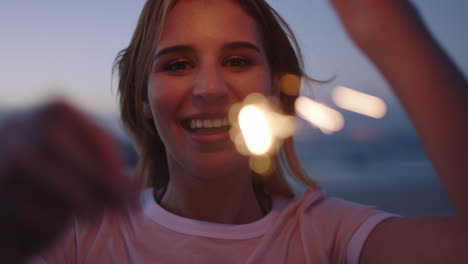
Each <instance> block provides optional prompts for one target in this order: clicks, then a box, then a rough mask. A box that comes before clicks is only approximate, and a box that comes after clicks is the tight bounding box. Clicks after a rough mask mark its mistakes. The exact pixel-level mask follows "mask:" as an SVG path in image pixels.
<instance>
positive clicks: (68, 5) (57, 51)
mask: <svg viewBox="0 0 468 264" xmlns="http://www.w3.org/2000/svg"><path fill="white" fill-rule="evenodd" d="M269 3H271V5H272V6H273V7H275V8H276V9H277V10H278V11H279V13H280V14H282V15H283V16H284V17H285V19H286V21H288V22H289V23H290V25H291V26H292V28H293V30H294V31H295V32H296V33H297V36H298V39H299V42H300V44H301V47H302V49H303V52H304V54H305V58H306V65H307V70H308V72H309V74H310V75H311V76H313V77H315V78H318V79H327V78H329V77H331V76H333V75H335V74H336V75H337V77H338V78H337V79H336V80H335V81H334V82H332V83H329V84H327V85H325V86H324V87H321V88H319V87H317V88H316V89H315V90H316V91H320V92H319V93H318V95H319V99H323V100H325V101H327V100H328V99H327V98H329V94H330V91H331V88H333V87H335V86H337V85H345V86H348V87H351V88H354V89H356V90H360V91H364V92H367V93H371V94H374V95H377V96H379V97H382V98H384V99H385V100H386V101H387V102H388V103H389V105H390V111H397V112H398V111H401V110H400V109H399V106H398V105H397V104H395V98H394V97H393V95H392V93H391V91H390V89H389V88H388V86H387V85H386V84H385V83H384V82H383V80H382V79H381V77H380V76H379V74H378V73H377V72H376V70H375V69H374V68H373V67H372V66H371V65H370V64H369V62H368V61H367V59H365V58H364V57H363V56H362V55H361V54H360V53H359V51H358V50H357V49H356V48H355V47H354V46H353V44H352V43H351V42H350V41H349V39H348V38H347V36H346V35H345V33H344V31H343V30H342V28H341V26H340V24H339V22H338V20H337V18H336V17H335V15H334V13H333V10H332V9H331V7H330V6H329V4H328V2H327V1H325V0H270V1H269ZM414 3H415V4H416V5H417V7H418V8H419V9H420V11H421V13H422V15H423V17H424V19H425V21H426V22H427V24H428V25H429V27H430V29H431V31H432V32H433V33H434V35H435V36H436V38H437V39H438V40H439V41H440V43H441V44H442V46H443V47H444V48H445V49H446V50H447V51H448V53H449V55H450V56H451V57H452V58H453V59H454V60H455V62H456V63H457V64H458V66H459V67H460V68H461V70H462V71H463V72H464V73H465V75H467V74H468V48H467V47H468V33H467V29H466V28H467V26H468V19H467V18H466V12H467V11H468V1H465V0H448V1H441V0H418V1H414ZM143 4H144V1H142V0H134V1H128V0H112V1H111V0H103V1H91V0H81V1H64V0H42V1H32V0H14V1H13V0H10V1H1V2H0V38H1V44H0V47H1V48H0V72H1V78H0V87H1V96H0V108H10V107H15V108H16V107H23V106H27V105H30V104H34V103H36V102H40V101H41V100H44V99H45V98H48V97H49V96H51V95H54V94H60V95H63V96H66V97H67V98H69V100H72V101H73V102H74V103H75V104H77V105H79V106H80V107H81V108H83V109H86V110H87V111H89V112H93V113H97V114H112V113H115V112H116V109H117V107H116V96H115V92H112V89H111V80H112V76H111V66H112V62H113V59H114V58H115V55H116V54H117V52H118V51H119V50H121V49H123V48H124V47H125V46H126V45H127V44H128V42H129V40H130V37H131V35H132V32H133V30H134V27H135V25H136V22H137V19H138V15H139V12H140V10H141V8H142V6H143ZM115 89H116V87H115V85H114V91H115Z"/></svg>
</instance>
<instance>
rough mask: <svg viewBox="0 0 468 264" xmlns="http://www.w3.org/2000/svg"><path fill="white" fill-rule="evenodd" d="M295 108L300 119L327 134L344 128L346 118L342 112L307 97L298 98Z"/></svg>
mask: <svg viewBox="0 0 468 264" xmlns="http://www.w3.org/2000/svg"><path fill="white" fill-rule="evenodd" d="M295 108H296V112H297V113H298V115H299V116H300V117H302V118H303V119H304V120H307V121H309V122H310V123H312V124H313V125H315V126H317V127H318V128H319V129H320V130H322V132H323V133H325V134H331V133H333V132H337V131H339V130H341V129H342V128H343V126H344V118H343V115H341V113H340V112H338V111H336V110H334V109H332V108H330V107H328V106H326V105H324V104H321V103H319V102H316V101H314V100H312V99H309V98H307V97H304V96H300V97H299V98H297V99H296V102H295Z"/></svg>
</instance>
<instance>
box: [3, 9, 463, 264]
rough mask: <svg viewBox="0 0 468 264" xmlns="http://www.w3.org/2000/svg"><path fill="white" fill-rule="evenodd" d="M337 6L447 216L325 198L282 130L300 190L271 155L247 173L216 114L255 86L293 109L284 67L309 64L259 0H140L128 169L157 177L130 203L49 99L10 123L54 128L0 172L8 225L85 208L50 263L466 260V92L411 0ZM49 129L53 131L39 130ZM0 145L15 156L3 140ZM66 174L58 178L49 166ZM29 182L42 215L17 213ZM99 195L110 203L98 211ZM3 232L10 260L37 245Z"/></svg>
mask: <svg viewBox="0 0 468 264" xmlns="http://www.w3.org/2000/svg"><path fill="white" fill-rule="evenodd" d="M332 4H333V5H334V6H335V8H336V10H337V12H338V14H339V16H340V17H341V19H342V21H343V24H344V26H345V28H346V29H347V30H348V33H349V34H350V36H351V37H352V38H353V39H354V40H355V42H356V43H357V45H358V46H359V47H360V48H361V49H362V50H363V51H364V52H365V53H366V54H367V55H368V56H369V58H370V59H371V60H372V61H373V62H374V63H375V64H376V66H377V67H378V68H379V69H380V70H381V72H382V73H383V74H384V76H385V77H386V78H387V80H388V81H389V83H390V84H391V85H392V87H393V89H394V91H395V93H396V94H397V95H398V96H399V98H400V99H401V101H402V103H403V105H404V106H405V108H406V110H407V111H408V114H409V116H410V117H411V119H412V120H413V122H414V124H415V126H416V128H417V129H418V131H419V133H420V135H421V138H422V140H423V141H424V143H425V146H426V148H427V150H428V152H429V153H430V155H431V157H432V159H433V161H434V165H435V167H436V169H437V170H438V172H439V175H440V177H441V180H442V183H443V184H444V186H445V188H446V190H447V192H448V195H449V198H450V199H451V201H452V204H453V206H454V208H455V212H456V214H455V216H454V217H445V218H442V217H430V218H402V217H395V216H393V215H390V214H387V213H383V212H380V211H378V210H375V209H374V208H371V207H366V206H362V205H357V204H353V203H348V202H345V201H341V200H338V199H330V198H326V197H324V196H323V194H322V193H321V192H320V190H318V188H317V187H316V186H315V184H314V183H313V182H312V181H310V180H307V178H306V177H305V176H304V174H303V173H302V171H301V169H300V166H299V164H298V163H297V161H296V160H295V156H294V149H293V148H292V139H288V140H286V142H285V144H284V145H283V147H282V151H281V153H280V154H278V157H277V159H278V160H279V164H282V167H283V168H287V169H290V170H291V171H292V176H295V177H297V178H298V179H299V180H301V181H302V182H303V183H304V184H307V185H309V186H310V189H309V190H308V191H307V192H306V193H305V194H304V196H303V197H300V198H297V199H294V198H293V197H292V196H293V193H292V191H291V190H290V188H289V187H288V185H287V184H286V181H285V180H284V175H283V174H284V173H283V172H282V170H281V169H280V167H281V166H278V167H277V168H278V169H277V170H276V171H274V172H273V173H272V175H271V176H270V177H267V178H261V177H258V176H257V175H255V174H254V173H253V172H251V171H250V169H249V166H248V161H247V159H246V158H245V157H243V156H242V155H240V154H238V152H237V151H236V150H235V148H234V146H233V144H232V143H231V141H230V140H229V136H228V133H227V130H228V129H229V125H226V124H225V121H224V120H225V119H226V117H227V111H228V110H229V107H230V106H231V105H233V104H234V103H236V102H239V101H241V100H243V99H244V98H245V97H246V96H247V95H249V94H251V93H253V92H259V93H262V94H264V95H268V96H278V97H279V99H280V100H279V101H280V105H281V106H282V108H283V110H284V111H285V112H286V113H289V114H292V113H293V110H292V107H291V106H292V104H293V102H294V98H295V94H291V93H288V94H285V93H283V91H282V89H281V85H280V79H281V77H282V76H283V75H284V74H287V73H289V74H296V75H304V74H303V72H302V68H301V63H300V53H296V52H297V51H295V49H294V45H291V44H290V42H289V40H288V38H287V32H288V31H287V28H286V32H285V31H283V30H282V29H281V25H282V23H279V22H278V21H280V22H281V19H280V18H279V17H278V16H277V15H276V14H275V13H274V11H272V10H271V9H270V8H269V7H268V5H267V4H266V3H265V2H263V1H248V0H239V1H228V0H226V1H219V0H198V1H169V0H168V1H148V2H147V3H146V5H145V7H144V9H143V12H142V14H141V17H140V20H139V23H138V26H137V29H136V31H135V34H134V36H133V39H132V41H131V43H130V45H129V47H128V48H127V49H125V50H124V51H123V52H122V53H121V54H120V55H119V57H118V60H117V67H118V70H119V74H120V83H119V93H120V103H121V114H122V120H123V122H124V125H125V127H126V129H127V130H128V132H129V133H130V135H131V136H132V137H133V139H134V140H135V142H136V145H137V147H138V149H139V151H140V154H141V160H140V162H139V165H138V170H137V176H138V177H139V179H140V180H141V182H142V183H143V184H146V185H149V186H152V187H153V189H147V190H146V191H145V192H143V194H142V195H141V199H140V200H141V203H140V204H139V206H135V205H134V204H133V205H128V204H126V203H125V201H131V200H132V198H131V197H132V191H131V188H129V187H128V185H129V184H128V181H127V180H126V178H125V176H123V175H121V174H122V172H121V171H120V170H119V164H120V162H119V158H118V157H116V156H115V155H113V151H114V149H113V147H112V146H111V144H110V143H109V142H108V140H107V139H106V138H105V135H103V134H102V132H101V131H100V130H99V129H97V128H96V127H95V126H94V125H93V124H91V123H89V121H87V120H86V119H84V118H82V117H81V115H79V114H78V113H76V112H75V111H74V110H73V109H70V108H69V107H68V106H66V105H63V104H56V105H53V106H52V107H48V108H46V109H45V110H42V111H38V112H37V113H36V115H37V116H32V117H30V120H29V122H23V124H17V125H16V128H15V127H14V128H10V129H16V130H14V131H23V133H26V134H27V133H28V129H27V128H30V127H31V126H32V127H35V128H36V127H39V125H43V124H45V125H46V127H47V128H48V129H49V130H47V129H42V130H39V131H44V132H46V133H45V135H39V136H37V138H36V139H31V140H32V141H31V142H26V143H28V144H26V146H25V149H26V150H27V151H25V153H26V154H21V155H18V157H19V158H18V159H17V160H14V159H13V161H7V162H4V163H5V165H6V166H3V167H5V168H7V169H8V168H9V170H10V171H9V173H5V171H6V172H8V171H7V170H4V171H2V175H7V176H5V179H6V180H5V181H4V184H3V185H2V192H0V193H1V194H2V195H5V196H6V195H9V196H6V197H15V199H16V200H14V201H18V202H17V206H16V207H15V206H13V208H7V209H9V210H10V211H7V212H12V213H13V214H12V215H14V216H15V217H16V219H20V220H21V222H20V223H21V224H16V225H15V224H14V223H10V227H11V226H13V227H14V228H12V229H10V230H14V231H17V230H19V231H18V232H21V234H24V235H25V236H27V235H29V236H33V238H34V239H35V240H29V241H35V242H36V243H37V245H39V246H42V247H43V246H45V245H47V244H48V242H49V241H50V240H51V239H52V238H53V237H55V236H56V234H57V233H58V231H59V230H60V229H61V228H60V227H61V226H62V225H65V223H67V222H66V220H67V217H68V216H69V215H70V213H71V212H75V213H76V214H77V215H83V216H84V217H76V218H74V219H73V220H72V221H71V222H69V223H67V224H68V225H69V226H68V227H67V229H66V230H67V231H66V232H65V233H64V235H62V237H60V238H58V240H57V241H58V242H56V243H54V245H53V246H52V247H51V248H50V249H47V250H45V251H43V253H42V254H41V255H42V256H43V257H42V258H39V259H36V261H43V262H45V263H66V262H72V261H74V262H77V263H153V262H156V263H186V262H196V263H207V262H208V263H210V262H231V263H238V262H241V263H243V262H247V263H358V262H359V263H462V262H464V261H467V260H468V257H467V253H466V248H467V246H468V243H467V235H468V226H467V224H466V223H468V204H467V203H466V195H465V194H464V189H465V188H464V187H467V181H468V180H467V179H466V178H465V177H464V176H465V175H467V173H468V167H467V165H466V163H465V162H463V159H464V158H463V157H466V156H467V154H468V153H467V150H466V146H468V142H467V139H466V138H465V137H464V135H466V134H467V132H468V118H467V116H466V113H468V109H467V108H468V106H467V102H468V98H467V97H468V95H467V89H466V88H467V85H466V82H465V80H464V78H463V76H462V75H461V74H460V73H459V72H458V71H457V70H456V68H455V67H454V66H453V64H452V63H451V62H450V61H449V60H448V59H447V58H446V56H445V55H444V53H443V52H442V51H441V50H440V49H439V48H438V47H437V45H436V44H435V43H434V42H433V40H432V39H431V38H430V36H429V34H428V33H427V32H426V30H425V28H424V26H423V25H422V23H421V22H420V20H419V18H418V16H417V13H416V12H415V10H414V9H413V8H412V6H411V5H410V4H409V3H408V2H407V1H403V0H398V1H375V0H354V1H339V0H335V1H332ZM283 26H284V24H283ZM382 29H385V30H382ZM293 43H294V41H293ZM296 54H299V55H296ZM296 95H297V94H296ZM433 105H440V106H441V107H439V108H434V107H432V106H433ZM428 106H431V107H428ZM447 117H451V118H450V119H449V118H447ZM70 119H73V120H76V122H74V126H75V127H73V131H71V129H70V128H68V127H66V126H63V124H68V122H70V121H69V120H70ZM44 120H45V121H44ZM34 122H37V123H38V124H39V125H38V124H37V123H36V124H34ZM199 123H200V124H201V125H194V124H199ZM215 123H217V124H218V125H216V126H214V125H213V124H215ZM223 123H224V125H223ZM48 124H51V125H48ZM21 126H23V127H22V129H20V128H18V127H21ZM441 128H444V129H441ZM60 129H62V130H64V131H60ZM67 132H69V133H70V134H67ZM51 134H53V135H55V136H56V137H57V140H60V142H61V144H56V143H55V142H50V140H49V141H47V139H48V137H49V136H50V135H51ZM20 136H21V135H18V136H17V138H20ZM21 138H23V139H24V138H27V137H26V136H23V137H21ZM34 140H35V141H34ZM78 140H79V141H78ZM38 142H39V143H38ZM44 142H46V143H47V144H44ZM77 142H79V143H81V144H77ZM11 144H12V146H15V145H14V144H13V143H11ZM23 144H24V143H23ZM30 145H34V146H36V148H35V149H34V151H36V152H35V153H34V151H33V150H31V149H30V147H29V146H30ZM39 147H42V149H40V148H39ZM10 149H11V148H10ZM38 149H39V150H41V153H49V154H50V157H53V158H55V159H58V161H60V162H58V163H54V166H55V167H56V168H52V167H54V166H46V164H45V165H44V164H43V163H42V162H38V161H37V160H38V157H37V155H35V156H34V154H37V152H38ZM47 151H48V152H47ZM5 153H7V154H9V155H10V156H11V157H15V156H14V155H12V154H11V153H14V151H13V150H10V151H8V148H7V151H6V152H5ZM23 153H24V152H23ZM57 153H59V154H60V155H58V154H57ZM65 154H66V155H65ZM7 156H8V155H7ZM10 156H8V157H10ZM31 157H34V158H31ZM90 157H92V158H90ZM281 157H283V158H281ZM49 163H50V161H49ZM2 165H3V164H2ZM57 168H58V169H57ZM33 171H34V172H36V173H32V172H33ZM61 173H66V174H67V176H68V177H67V178H65V179H64V177H60V176H57V175H62V174H61ZM35 174H39V176H36V175H35ZM11 175H14V176H15V177H11ZM18 175H19V176H18ZM28 182H34V183H37V185H35V186H34V188H33V187H31V184H27V187H29V188H28V189H27V192H26V193H28V194H29V195H31V197H34V198H35V199H37V200H38V201H35V202H36V203H37V204H38V205H41V206H42V207H43V208H44V210H49V212H50V213H49V214H48V215H46V216H42V217H40V218H39V220H42V223H41V222H40V221H39V222H38V223H34V224H33V223H31V222H28V221H26V220H24V218H26V217H24V215H27V214H25V213H24V212H25V211H28V212H29V211H31V210H33V208H30V207H31V205H30V204H29V203H28V202H26V201H29V200H28V199H27V197H26V195H24V194H23V195H22V196H20V195H18V194H17V193H16V192H15V191H12V190H15V189H14V187H16V188H18V186H20V184H25V183H28ZM70 183H73V187H74V188H70ZM5 186H7V187H8V188H7V187H5ZM39 187H41V188H39ZM129 189H130V190H129ZM45 194H47V195H45ZM15 195H16V196H15ZM18 197H19V198H18ZM122 197H123V198H122ZM58 198H61V199H58ZM96 201H98V202H96ZM109 205H112V207H116V208H118V209H119V210H108V209H106V210H104V211H102V210H99V209H100V208H101V207H102V206H109ZM2 206H3V205H2ZM21 206H23V207H21ZM18 208H19V209H18ZM20 209H23V210H20ZM2 211H4V210H2ZM36 211H38V212H36V214H40V213H41V211H42V210H36ZM91 216H93V217H91ZM10 219H11V217H10ZM50 219H51V220H52V221H53V222H54V223H55V226H53V225H52V224H50V223H49V222H50V221H49V220H50ZM2 221H5V222H6V223H7V221H6V220H2ZM2 227H3V228H5V227H8V226H7V225H6V224H4V225H2ZM44 227H46V228H45V229H43V228H44ZM7 234H11V231H10V232H8V233H7ZM7 237H8V236H7ZM11 239H15V240H14V241H18V242H17V243H16V244H15V243H13V244H11V243H10V245H9V248H8V250H9V251H6V250H5V249H4V252H5V253H6V252H8V253H9V254H8V255H10V256H12V257H11V260H12V261H13V260H18V259H19V257H18V256H21V255H27V254H31V253H33V252H34V250H35V249H36V248H33V247H31V245H30V244H28V243H25V242H27V241H28V239H27V238H23V240H21V239H16V238H14V237H13V235H11ZM5 241H7V240H5V239H3V241H2V242H3V243H2V244H5V245H8V243H6V242H5ZM35 245H36V244H35ZM35 245H33V246H35ZM4 248H6V247H4ZM5 255H6V256H8V255H7V254H5Z"/></svg>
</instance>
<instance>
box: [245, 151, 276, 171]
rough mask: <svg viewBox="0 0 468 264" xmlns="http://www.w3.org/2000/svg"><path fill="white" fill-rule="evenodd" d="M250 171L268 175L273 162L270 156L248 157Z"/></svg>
mask: <svg viewBox="0 0 468 264" xmlns="http://www.w3.org/2000/svg"><path fill="white" fill-rule="evenodd" d="M249 165H250V168H251V169H252V171H254V172H255V173H257V174H260V175H268V174H269V173H270V172H271V171H272V170H273V168H274V167H273V162H272V159H271V157H270V156H268V155H263V156H252V157H250V158H249Z"/></svg>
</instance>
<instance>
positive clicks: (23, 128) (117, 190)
mask: <svg viewBox="0 0 468 264" xmlns="http://www.w3.org/2000/svg"><path fill="white" fill-rule="evenodd" d="M0 146H1V149H0V214H1V215H0V234H1V235H0V253H1V254H0V255H1V256H2V259H3V260H5V257H6V258H7V259H9V260H11V262H12V263H13V262H16V261H18V260H19V259H21V258H22V257H26V256H28V255H31V254H34V253H36V252H37V250H39V249H42V248H44V247H47V246H48V245H49V244H50V243H51V242H52V241H53V240H54V238H55V237H56V236H57V235H59V233H60V232H61V231H63V230H62V229H63V228H64V226H65V224H66V222H67V220H68V219H69V217H70V216H71V214H72V213H73V214H76V215H82V216H87V217H90V216H93V215H94V214H96V213H98V212H99V211H101V210H102V209H103V208H105V207H112V208H119V207H122V206H123V205H124V204H125V203H126V202H128V201H129V199H132V197H133V195H135V191H134V186H133V184H132V182H131V181H130V179H129V178H128V177H127V176H126V175H125V169H126V168H125V164H124V161H123V158H122V156H121V154H120V151H119V149H118V148H117V147H116V146H115V144H114V142H113V140H112V139H111V137H110V136H109V135H108V134H107V133H106V132H105V131H103V130H102V129H101V128H99V127H98V126H97V125H95V124H94V123H93V122H92V121H90V120H89V119H87V118H86V117H85V116H84V115H83V114H81V113H80V112H78V111H77V110H75V109H74V108H72V107H71V106H70V105H67V104H66V103H63V102H55V103H52V104H49V105H46V106H43V107H41V108H39V109H36V110H33V111H30V112H27V113H23V114H21V115H20V116H19V117H17V118H15V119H12V120H9V121H7V122H6V124H4V125H3V126H1V127H0ZM8 257H9V258H8ZM7 262H8V261H7ZM8 263H10V262H8Z"/></svg>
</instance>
